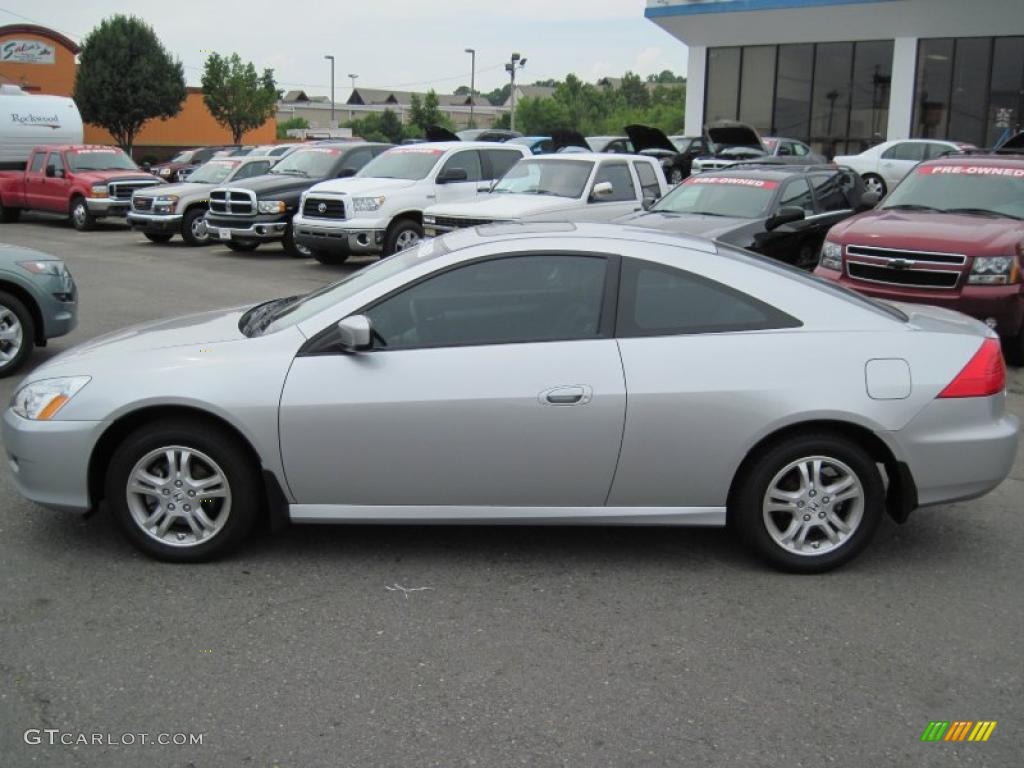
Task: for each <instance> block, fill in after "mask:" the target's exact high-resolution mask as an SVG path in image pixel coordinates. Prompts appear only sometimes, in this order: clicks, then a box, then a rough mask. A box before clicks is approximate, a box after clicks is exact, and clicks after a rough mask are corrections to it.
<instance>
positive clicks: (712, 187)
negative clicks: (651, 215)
mask: <svg viewBox="0 0 1024 768" xmlns="http://www.w3.org/2000/svg"><path fill="white" fill-rule="evenodd" d="M778 186H779V183H778V182H777V181H770V180H767V179H746V178H741V177H737V176H713V175H711V174H707V173H700V174H697V175H696V176H691V177H690V178H688V179H687V180H686V181H684V182H683V183H682V184H680V185H678V186H677V187H675V188H674V189H672V190H671V191H670V192H669V193H668V194H667V195H665V196H664V197H663V198H662V199H661V200H660V201H659V202H658V204H657V205H656V206H654V207H653V208H652V209H651V210H653V211H666V212H668V213H693V214H705V215H710V216H736V217H737V218H743V219H755V218H757V217H759V216H762V215H764V213H765V211H766V210H767V208H768V205H769V203H771V201H772V198H773V197H774V196H775V190H777V189H778Z"/></svg>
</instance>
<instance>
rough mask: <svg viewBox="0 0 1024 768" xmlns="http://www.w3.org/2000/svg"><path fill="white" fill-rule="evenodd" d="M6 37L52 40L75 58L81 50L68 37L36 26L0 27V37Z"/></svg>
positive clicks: (16, 25)
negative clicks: (15, 36) (36, 36)
mask: <svg viewBox="0 0 1024 768" xmlns="http://www.w3.org/2000/svg"><path fill="white" fill-rule="evenodd" d="M8 35H38V36H39V37H45V38H46V39H47V40H52V41H53V42H55V43H57V44H58V45H60V46H61V47H63V48H67V49H68V50H69V51H71V53H73V54H75V55H76V56H77V55H78V54H79V53H80V52H81V50H82V49H81V47H79V45H78V43H76V42H75V41H74V40H72V39H71V38H70V37H65V36H64V35H62V34H61V33H60V32H57V31H56V30H53V29H48V28H47V27H41V26H39V25H38V24H8V25H6V26H3V27H0V37H6V36H8Z"/></svg>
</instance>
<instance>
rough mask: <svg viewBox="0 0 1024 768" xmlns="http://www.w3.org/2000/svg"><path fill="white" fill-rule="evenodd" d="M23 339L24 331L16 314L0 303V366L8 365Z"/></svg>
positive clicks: (19, 349)
mask: <svg viewBox="0 0 1024 768" xmlns="http://www.w3.org/2000/svg"><path fill="white" fill-rule="evenodd" d="M24 341H25V331H24V329H23V328H22V327H21V321H20V320H18V316H17V315H16V314H14V312H13V311H11V309H10V308H9V307H5V306H3V305H2V304H0V367H3V366H6V365H9V364H10V363H11V361H12V360H14V359H15V358H16V357H17V356H18V352H19V351H21V345H22V344H23V343H24Z"/></svg>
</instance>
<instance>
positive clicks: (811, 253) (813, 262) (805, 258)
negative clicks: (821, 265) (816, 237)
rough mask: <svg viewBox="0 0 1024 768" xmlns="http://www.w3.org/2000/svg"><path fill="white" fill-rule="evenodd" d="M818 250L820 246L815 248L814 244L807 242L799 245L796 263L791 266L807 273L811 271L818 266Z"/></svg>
mask: <svg viewBox="0 0 1024 768" xmlns="http://www.w3.org/2000/svg"><path fill="white" fill-rule="evenodd" d="M820 250H821V246H820V245H817V246H816V245H815V244H814V243H811V242H807V241H805V242H803V243H801V244H800V250H799V251H797V254H796V263H795V264H794V265H793V266H795V267H796V268H797V269H803V270H805V271H807V272H811V271H813V270H814V268H815V267H816V266H818V251H820Z"/></svg>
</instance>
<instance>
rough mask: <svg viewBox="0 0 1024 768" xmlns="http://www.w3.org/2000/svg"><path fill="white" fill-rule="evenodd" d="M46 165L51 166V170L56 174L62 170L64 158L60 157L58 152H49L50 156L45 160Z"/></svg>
mask: <svg viewBox="0 0 1024 768" xmlns="http://www.w3.org/2000/svg"><path fill="white" fill-rule="evenodd" d="M46 164H47V165H52V166H53V169H54V170H55V171H57V172H58V173H60V172H62V171H63V170H64V158H63V157H61V155H60V152H51V153H50V156H49V157H48V158H47V159H46Z"/></svg>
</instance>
